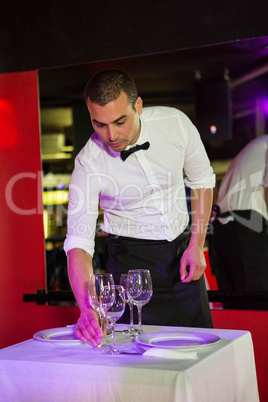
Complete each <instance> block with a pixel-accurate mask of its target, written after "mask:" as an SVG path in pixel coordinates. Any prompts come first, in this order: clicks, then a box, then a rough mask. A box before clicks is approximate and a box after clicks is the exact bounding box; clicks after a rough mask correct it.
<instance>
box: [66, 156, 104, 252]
mask: <svg viewBox="0 0 268 402" xmlns="http://www.w3.org/2000/svg"><path fill="white" fill-rule="evenodd" d="M99 192H100V183H99V176H98V175H97V174H96V173H94V169H93V171H92V170H91V169H89V167H88V166H87V165H86V162H85V158H84V157H83V154H82V155H80V154H79V155H78V157H77V158H76V162H75V169H74V171H73V173H72V176H71V181H70V186H69V205H68V219H67V224H68V233H67V235H66V239H65V242H64V250H65V252H66V253H67V252H68V251H69V250H71V249H73V248H80V249H83V250H85V251H86V252H87V253H89V254H90V255H91V256H93V254H94V248H95V233H96V221H97V217H98V213H99V210H98V206H99Z"/></svg>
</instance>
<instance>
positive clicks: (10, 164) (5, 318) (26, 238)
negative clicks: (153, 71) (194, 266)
mask: <svg viewBox="0 0 268 402" xmlns="http://www.w3.org/2000/svg"><path fill="white" fill-rule="evenodd" d="M40 171H41V151H40V132H39V105H38V77H37V72H36V71H31V72H23V73H11V74H0V186H1V191H0V223H1V225H0V256H1V262H0V323H1V325H0V348H3V347H6V346H9V345H12V344H14V343H17V342H21V341H23V340H26V339H29V338H31V337H32V335H33V333H35V332H37V331H39V330H42V329H46V328H53V327H58V326H65V325H67V324H73V323H75V322H76V320H77V317H78V314H79V312H78V309H77V308H76V307H54V306H37V305H36V304H35V303H24V302H23V294H24V293H36V291H37V290H38V289H45V260H44V255H45V254H44V237H43V220H42V202H41V201H42V200H41V197H42V186H41V181H40ZM18 175H19V176H18ZM212 314H213V320H214V325H215V327H216V328H226V329H243V330H249V331H250V332H251V334H252V338H253V344H254V349H255V359H256V367H257V376H258V382H259V391H260V397H261V401H266V400H268V382H267V379H266V377H267V373H268V348H267V334H268V312H266V311H262V312H261V311H259V312H257V311H230V310H229V311H228V310H225V311H224V310H214V311H212Z"/></svg>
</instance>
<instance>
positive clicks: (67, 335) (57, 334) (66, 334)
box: [33, 325, 83, 344]
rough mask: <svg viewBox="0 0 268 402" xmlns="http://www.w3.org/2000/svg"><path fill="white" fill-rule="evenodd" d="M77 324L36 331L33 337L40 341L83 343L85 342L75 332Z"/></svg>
mask: <svg viewBox="0 0 268 402" xmlns="http://www.w3.org/2000/svg"><path fill="white" fill-rule="evenodd" d="M74 328H75V326H73V325H72V326H69V327H62V328H51V329H45V330H44V331H39V332H36V333H35V334H34V335H33V337H34V338H35V339H38V340H39V341H46V342H56V343H64V344H81V343H83V342H81V341H80V339H78V338H77V337H76V336H75V334H74Z"/></svg>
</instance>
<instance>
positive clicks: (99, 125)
mask: <svg viewBox="0 0 268 402" xmlns="http://www.w3.org/2000/svg"><path fill="white" fill-rule="evenodd" d="M94 124H95V126H96V127H98V128H101V127H104V124H101V123H94Z"/></svg>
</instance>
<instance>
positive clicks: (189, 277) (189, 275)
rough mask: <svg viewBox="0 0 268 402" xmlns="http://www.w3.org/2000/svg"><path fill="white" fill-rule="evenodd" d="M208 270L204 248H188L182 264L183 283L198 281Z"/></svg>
mask: <svg viewBox="0 0 268 402" xmlns="http://www.w3.org/2000/svg"><path fill="white" fill-rule="evenodd" d="M205 269H206V260H205V257H204V252H203V248H202V247H193V246H190V245H189V246H188V247H187V248H186V250H185V251H184V253H183V255H182V258H181V264H180V276H181V281H182V283H188V282H191V281H197V280H198V279H200V278H201V276H202V275H203V273H204V272H205Z"/></svg>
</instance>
